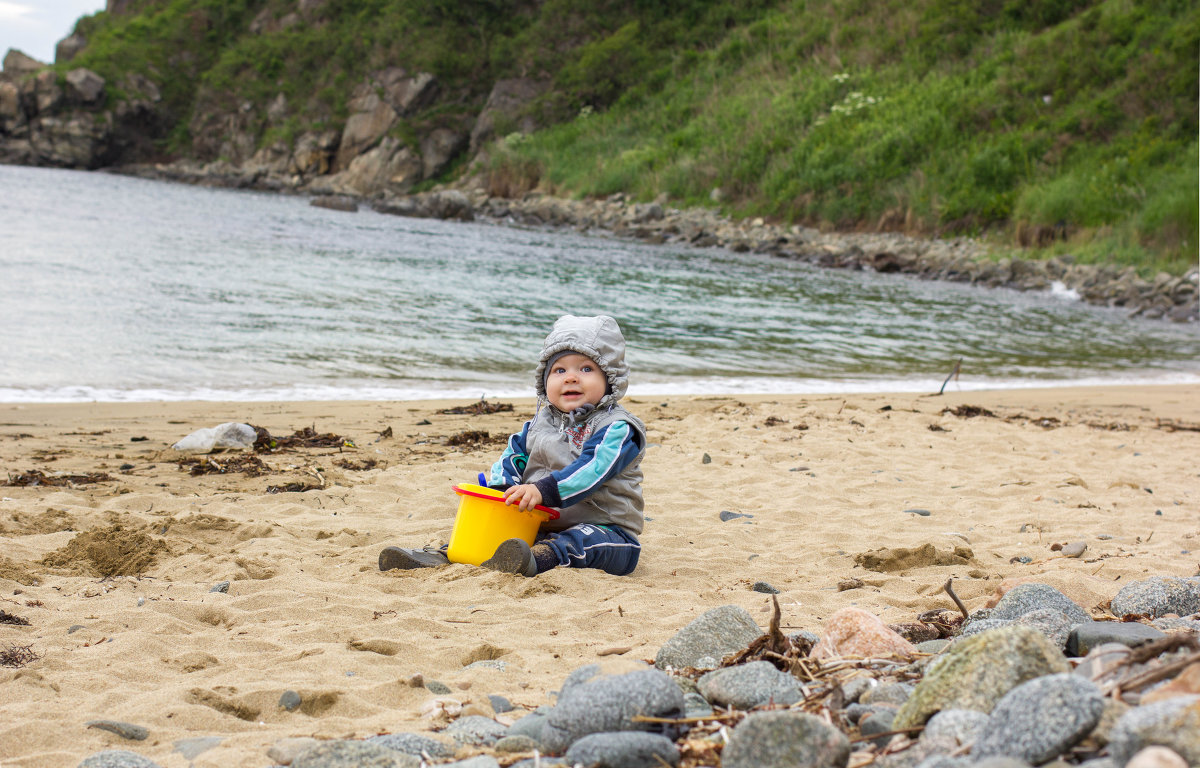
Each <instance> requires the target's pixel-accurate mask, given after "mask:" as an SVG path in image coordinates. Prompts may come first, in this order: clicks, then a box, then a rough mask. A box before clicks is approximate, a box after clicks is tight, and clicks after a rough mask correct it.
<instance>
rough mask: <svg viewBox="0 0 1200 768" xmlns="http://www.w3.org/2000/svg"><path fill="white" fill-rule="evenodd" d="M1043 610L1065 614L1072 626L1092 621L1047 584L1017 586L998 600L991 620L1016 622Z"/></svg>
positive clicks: (1085, 613)
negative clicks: (1054, 610)
mask: <svg viewBox="0 0 1200 768" xmlns="http://www.w3.org/2000/svg"><path fill="white" fill-rule="evenodd" d="M1043 608H1055V609H1057V610H1059V611H1061V612H1063V613H1065V614H1066V615H1067V618H1068V619H1070V621H1071V623H1072V624H1082V623H1083V622H1085V621H1091V619H1092V617H1091V616H1089V615H1088V612H1087V611H1085V610H1083V609H1082V608H1080V607H1079V606H1078V605H1076V604H1075V603H1074V602H1073V601H1072V600H1071V598H1069V597H1067V596H1066V595H1064V594H1063V593H1062V592H1059V591H1058V590H1057V589H1055V588H1054V587H1052V586H1050V585H1049V584H1018V585H1017V586H1015V587H1013V588H1012V589H1010V590H1009V591H1008V592H1006V593H1005V594H1004V597H1002V598H1000V602H999V603H997V604H996V607H995V608H993V609H992V612H991V618H993V619H1009V620H1016V619H1019V618H1021V617H1022V616H1024V615H1025V614H1027V613H1030V612H1031V611H1036V610H1039V609H1043Z"/></svg>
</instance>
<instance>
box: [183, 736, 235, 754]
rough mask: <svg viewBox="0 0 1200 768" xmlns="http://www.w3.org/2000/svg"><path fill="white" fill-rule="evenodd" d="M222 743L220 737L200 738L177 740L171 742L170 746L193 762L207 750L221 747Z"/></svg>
mask: <svg viewBox="0 0 1200 768" xmlns="http://www.w3.org/2000/svg"><path fill="white" fill-rule="evenodd" d="M222 741H224V739H222V738H221V737H220V736H201V737H199V738H195V739H179V740H178V741H173V742H171V746H172V747H174V748H175V751H176V752H178V753H179V754H181V755H183V756H184V757H185V758H187V759H188V760H195V759H196V757H197V756H199V755H202V754H204V753H205V752H207V751H208V750H210V749H214V748H216V747H219V746H221V742H222Z"/></svg>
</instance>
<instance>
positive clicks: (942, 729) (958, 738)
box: [921, 709, 988, 752]
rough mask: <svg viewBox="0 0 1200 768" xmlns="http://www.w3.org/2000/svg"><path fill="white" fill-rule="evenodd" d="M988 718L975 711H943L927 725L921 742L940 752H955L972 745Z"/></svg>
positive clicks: (922, 733)
mask: <svg viewBox="0 0 1200 768" xmlns="http://www.w3.org/2000/svg"><path fill="white" fill-rule="evenodd" d="M987 722H988V716H987V715H985V714H984V713H982V712H978V711H976V710H974V709H943V710H942V711H941V712H938V713H937V714H936V715H934V716H933V717H931V718H929V722H928V723H926V724H925V730H924V731H922V732H921V742H922V743H924V744H927V745H929V747H931V748H932V749H935V750H937V751H938V752H953V751H954V750H956V749H958V748H959V747H961V746H963V745H964V744H972V743H974V742H975V740H976V739H977V738H979V734H980V733H981V732H982V731H983V727H984V726H985V725H987Z"/></svg>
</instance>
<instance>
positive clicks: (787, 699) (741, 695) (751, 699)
mask: <svg viewBox="0 0 1200 768" xmlns="http://www.w3.org/2000/svg"><path fill="white" fill-rule="evenodd" d="M698 685H699V688H700V693H702V694H703V695H704V698H705V699H707V700H708V701H710V702H711V703H713V704H717V705H718V706H723V707H733V708H734V709H743V710H745V709H754V708H755V707H759V706H762V705H763V704H769V703H774V704H777V705H780V706H785V707H786V706H791V705H792V704H795V703H796V702H798V701H800V699H802V698H803V696H802V694H801V693H800V683H799V682H798V681H797V680H796V678H794V677H792V676H791V675H789V674H787V673H785V672H780V671H779V670H778V669H776V668H775V665H774V664H771V663H770V662H767V661H752V662H750V663H749V664H739V665H737V666H736V667H725V668H724V669H718V670H715V671H713V672H709V673H708V674H706V675H704V676H703V677H701V678H700V680H699V683H698Z"/></svg>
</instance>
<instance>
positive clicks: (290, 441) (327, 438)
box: [251, 425, 356, 453]
mask: <svg viewBox="0 0 1200 768" xmlns="http://www.w3.org/2000/svg"><path fill="white" fill-rule="evenodd" d="M251 426H254V425H251ZM254 431H255V432H256V433H257V434H258V439H257V440H255V441H254V451H255V452H256V453H271V452H273V451H279V450H286V449H294V448H354V447H356V446H355V445H354V441H353V440H351V439H350V438H348V437H343V436H341V435H335V434H333V433H332V432H325V433H324V434H322V433H320V432H317V430H316V429H315V428H313V427H305V428H304V429H298V430H296V431H295V432H293V433H292V434H290V435H288V436H286V437H275V436H273V435H272V434H271V433H270V432H268V431H267V430H266V429H264V428H263V427H254Z"/></svg>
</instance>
